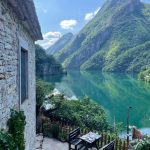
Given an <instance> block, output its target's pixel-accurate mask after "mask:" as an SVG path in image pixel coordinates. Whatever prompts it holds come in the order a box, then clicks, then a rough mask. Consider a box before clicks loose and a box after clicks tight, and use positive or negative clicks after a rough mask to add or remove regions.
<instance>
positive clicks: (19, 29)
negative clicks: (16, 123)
mask: <svg viewBox="0 0 150 150" xmlns="http://www.w3.org/2000/svg"><path fill="white" fill-rule="evenodd" d="M40 39H42V34H41V29H40V25H39V21H38V18H37V15H36V11H35V6H34V3H33V0H0V129H2V128H3V129H5V128H7V126H6V123H7V120H8V119H9V116H10V109H17V110H23V111H24V113H25V116H26V123H27V124H26V127H25V142H26V143H25V147H26V148H25V150H35V138H34V137H35V134H36V128H35V123H36V112H35V106H36V100H35V99H36V97H35V94H36V93H35V85H36V84H35V80H36V77H35V44H34V43H35V41H37V40H40Z"/></svg>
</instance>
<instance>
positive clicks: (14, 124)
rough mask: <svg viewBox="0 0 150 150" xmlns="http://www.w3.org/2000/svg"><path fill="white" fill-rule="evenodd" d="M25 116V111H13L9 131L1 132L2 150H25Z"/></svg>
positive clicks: (0, 149)
mask: <svg viewBox="0 0 150 150" xmlns="http://www.w3.org/2000/svg"><path fill="white" fill-rule="evenodd" d="M25 119H26V118H25V115H24V112H23V111H19V112H18V111H16V110H11V115H10V119H9V120H8V122H7V125H8V131H7V132H6V131H4V130H1V131H0V150H24V149H25V140H24V129H25V125H26V122H25Z"/></svg>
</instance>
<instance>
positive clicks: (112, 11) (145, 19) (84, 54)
mask: <svg viewBox="0 0 150 150" xmlns="http://www.w3.org/2000/svg"><path fill="white" fill-rule="evenodd" d="M132 3H134V4H132ZM149 24H150V5H147V4H143V3H139V5H137V3H136V1H134V2H131V1H128V5H126V3H124V1H123V0H121V1H113V2H112V1H107V2H106V3H105V4H104V6H103V7H102V9H101V10H100V12H98V14H97V15H96V16H95V17H94V18H93V19H92V20H91V21H90V22H89V23H88V24H87V25H86V26H85V27H84V28H83V29H82V30H81V31H80V32H79V33H78V34H77V35H75V36H74V38H73V39H72V41H70V42H69V43H68V44H66V46H65V47H64V48H63V49H61V50H60V51H59V53H58V54H56V55H55V57H56V58H58V59H59V61H60V62H62V64H63V65H64V66H65V67H67V68H69V69H82V70H94V69H99V70H102V71H112V72H138V73H139V72H140V71H141V70H143V69H144V68H145V67H146V66H147V65H149V64H150V62H149V60H150V42H149V41H150V34H148V33H150V28H149Z"/></svg>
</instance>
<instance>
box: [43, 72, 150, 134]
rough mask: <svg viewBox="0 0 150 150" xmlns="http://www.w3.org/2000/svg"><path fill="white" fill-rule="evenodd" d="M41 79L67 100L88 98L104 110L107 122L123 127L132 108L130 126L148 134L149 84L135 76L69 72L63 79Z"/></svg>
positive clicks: (60, 77) (149, 126)
mask: <svg viewBox="0 0 150 150" xmlns="http://www.w3.org/2000/svg"><path fill="white" fill-rule="evenodd" d="M43 79H44V80H45V81H48V82H51V83H55V86H56V88H57V89H58V90H59V91H61V92H63V93H64V94H65V95H67V96H68V97H72V96H76V97H77V98H82V97H84V96H88V97H90V98H91V99H93V100H94V101H95V102H96V103H98V104H100V105H102V106H103V107H104V109H105V110H106V112H107V115H108V119H109V121H110V123H113V122H114V120H115V121H116V122H122V123H123V126H124V127H125V126H126V112H127V107H128V106H132V109H131V112H130V125H135V126H137V127H138V128H140V129H144V130H146V132H150V84H148V83H145V82H143V81H139V80H138V79H137V78H136V76H134V75H124V74H111V73H100V72H98V71H91V72H85V71H83V72H80V71H71V72H68V74H67V75H65V76H59V75H57V76H46V77H43Z"/></svg>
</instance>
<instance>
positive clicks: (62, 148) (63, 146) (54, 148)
mask: <svg viewBox="0 0 150 150" xmlns="http://www.w3.org/2000/svg"><path fill="white" fill-rule="evenodd" d="M36 150H68V143H62V142H59V141H57V140H55V139H49V138H43V136H42V135H37V136H36Z"/></svg>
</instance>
